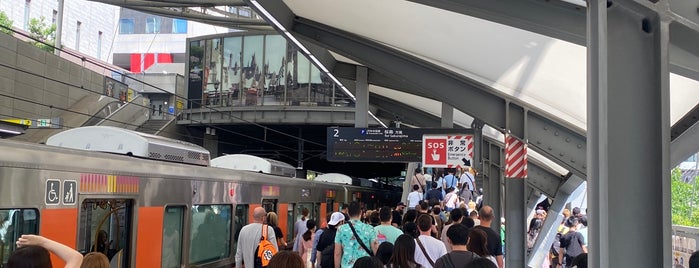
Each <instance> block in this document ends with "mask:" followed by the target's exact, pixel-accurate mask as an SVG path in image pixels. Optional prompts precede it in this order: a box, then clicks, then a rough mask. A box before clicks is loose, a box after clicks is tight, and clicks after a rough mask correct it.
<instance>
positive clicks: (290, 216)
mask: <svg viewBox="0 0 699 268" xmlns="http://www.w3.org/2000/svg"><path fill="white" fill-rule="evenodd" d="M295 208H296V204H294V203H290V204H289V208H288V209H287V211H286V230H287V235H286V243H287V245H288V246H291V245H292V244H291V242H292V241H294V239H295V237H294V224H295V223H296V220H295V219H296V212H295V211H296V210H295Z"/></svg>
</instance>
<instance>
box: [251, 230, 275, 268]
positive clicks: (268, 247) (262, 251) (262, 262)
mask: <svg viewBox="0 0 699 268" xmlns="http://www.w3.org/2000/svg"><path fill="white" fill-rule="evenodd" d="M267 227H268V226H267V225H266V224H263V225H262V237H261V238H260V243H259V244H257V249H256V250H255V252H256V253H257V254H256V255H255V268H258V267H259V268H261V267H267V265H269V260H271V259H272V256H274V254H277V249H276V248H275V247H274V245H273V244H272V242H269V239H267Z"/></svg>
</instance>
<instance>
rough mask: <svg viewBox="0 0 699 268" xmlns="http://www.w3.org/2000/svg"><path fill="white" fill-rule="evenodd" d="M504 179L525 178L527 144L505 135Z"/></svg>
mask: <svg viewBox="0 0 699 268" xmlns="http://www.w3.org/2000/svg"><path fill="white" fill-rule="evenodd" d="M505 177H506V178H526V177H527V143H525V142H524V141H522V140H520V139H518V138H517V137H515V136H512V135H510V134H505Z"/></svg>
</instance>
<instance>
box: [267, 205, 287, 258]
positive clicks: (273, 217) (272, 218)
mask: <svg viewBox="0 0 699 268" xmlns="http://www.w3.org/2000/svg"><path fill="white" fill-rule="evenodd" d="M267 224H269V226H270V227H272V228H273V229H274V237H276V238H277V247H279V249H285V248H287V245H286V241H285V240H284V233H282V229H281V228H279V226H278V225H279V217H278V216H277V213H275V212H270V213H267Z"/></svg>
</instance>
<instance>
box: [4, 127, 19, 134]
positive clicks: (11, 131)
mask: <svg viewBox="0 0 699 268" xmlns="http://www.w3.org/2000/svg"><path fill="white" fill-rule="evenodd" d="M0 132H2V133H7V134H12V135H19V134H22V132H19V131H14V130H9V129H4V128H0Z"/></svg>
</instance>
